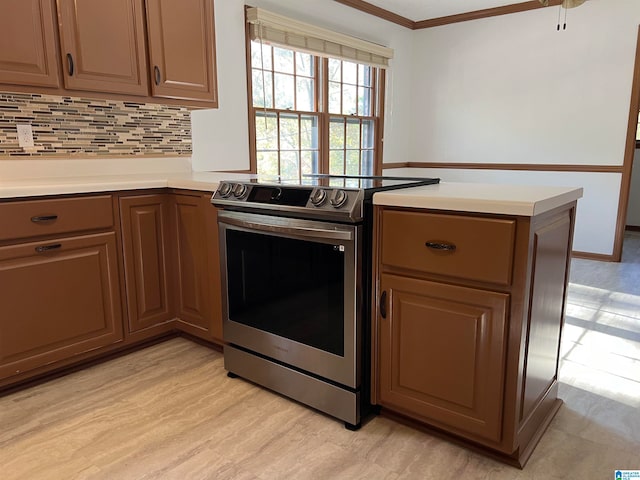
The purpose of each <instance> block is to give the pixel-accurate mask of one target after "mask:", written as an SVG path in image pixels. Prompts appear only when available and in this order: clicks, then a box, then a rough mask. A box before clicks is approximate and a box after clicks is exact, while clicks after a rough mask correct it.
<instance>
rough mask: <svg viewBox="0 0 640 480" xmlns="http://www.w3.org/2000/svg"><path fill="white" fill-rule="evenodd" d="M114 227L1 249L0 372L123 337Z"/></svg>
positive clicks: (43, 362) (0, 375)
mask: <svg viewBox="0 0 640 480" xmlns="http://www.w3.org/2000/svg"><path fill="white" fill-rule="evenodd" d="M116 255H117V254H116V238H115V233H101V234H96V235H84V236H79V237H63V238H58V239H55V240H49V241H46V242H34V243H24V244H19V245H10V246H5V247H0V285H2V288H0V305H2V315H1V316H0V378H6V377H10V376H11V375H14V374H17V373H20V372H24V371H28V370H32V369H34V368H37V367H40V366H43V365H47V364H50V363H52V362H55V361H58V360H63V359H66V358H69V357H72V356H73V355H76V354H79V353H83V352H87V351H89V350H93V349H96V348H98V347H102V346H105V345H109V344H112V343H115V342H118V341H120V340H122V314H121V304H120V293H119V292H120V290H119V285H118V263H117V257H116Z"/></svg>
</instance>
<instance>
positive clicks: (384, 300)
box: [380, 290, 387, 318]
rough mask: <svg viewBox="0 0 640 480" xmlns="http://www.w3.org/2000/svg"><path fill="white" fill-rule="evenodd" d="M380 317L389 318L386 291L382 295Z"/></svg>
mask: <svg viewBox="0 0 640 480" xmlns="http://www.w3.org/2000/svg"><path fill="white" fill-rule="evenodd" d="M380 316H381V317H382V318H387V291H386V290H384V291H383V292H382V294H381V295H380Z"/></svg>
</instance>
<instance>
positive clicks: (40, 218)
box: [31, 215, 58, 223]
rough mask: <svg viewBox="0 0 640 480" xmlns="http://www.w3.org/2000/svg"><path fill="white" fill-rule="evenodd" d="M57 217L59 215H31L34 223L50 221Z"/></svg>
mask: <svg viewBox="0 0 640 480" xmlns="http://www.w3.org/2000/svg"><path fill="white" fill-rule="evenodd" d="M57 219H58V215H40V216H37V217H31V221H32V222H33V223H40V222H50V221H52V220H57Z"/></svg>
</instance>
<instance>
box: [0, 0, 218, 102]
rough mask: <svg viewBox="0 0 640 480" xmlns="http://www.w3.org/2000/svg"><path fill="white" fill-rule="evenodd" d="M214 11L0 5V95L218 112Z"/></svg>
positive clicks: (204, 5) (78, 3) (151, 3)
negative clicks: (155, 102)
mask: <svg viewBox="0 0 640 480" xmlns="http://www.w3.org/2000/svg"><path fill="white" fill-rule="evenodd" d="M56 5H57V15H56ZM213 9H214V7H213V0H146V1H145V0H103V1H97V0H2V1H0V90H9V91H11V90H12V89H11V88H8V89H7V88H3V87H2V84H4V85H7V86H9V87H19V88H18V90H20V91H27V92H34V93H52V94H61V95H83V94H84V92H96V93H100V94H101V95H99V96H101V97H105V96H107V97H109V98H120V99H123V100H134V101H142V102H144V101H148V100H149V99H150V98H161V99H164V100H162V102H163V103H165V102H166V103H169V104H181V105H197V106H205V107H217V104H218V100H217V82H216V61H215V26H214V17H213ZM56 24H57V28H56ZM61 79H62V81H61ZM132 96H133V97H134V98H131V97H132Z"/></svg>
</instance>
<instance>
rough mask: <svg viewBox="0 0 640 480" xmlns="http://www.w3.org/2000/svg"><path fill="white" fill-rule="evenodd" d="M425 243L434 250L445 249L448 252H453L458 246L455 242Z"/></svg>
mask: <svg viewBox="0 0 640 480" xmlns="http://www.w3.org/2000/svg"><path fill="white" fill-rule="evenodd" d="M424 245H425V247H428V248H431V249H433V250H445V251H447V252H453V251H454V250H455V249H456V246H455V245H454V244H453V243H442V242H425V244H424Z"/></svg>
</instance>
